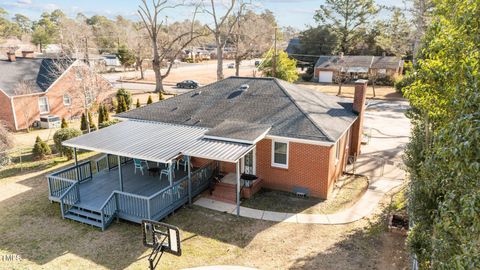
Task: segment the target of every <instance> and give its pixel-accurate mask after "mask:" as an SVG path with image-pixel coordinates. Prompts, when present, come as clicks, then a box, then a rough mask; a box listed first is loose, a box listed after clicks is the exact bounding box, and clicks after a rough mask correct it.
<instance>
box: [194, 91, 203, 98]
mask: <svg viewBox="0 0 480 270" xmlns="http://www.w3.org/2000/svg"><path fill="white" fill-rule="evenodd" d="M201 93H202V91H198V92H195V93H193V95H192V97H196V96H199V95H200V94H201Z"/></svg>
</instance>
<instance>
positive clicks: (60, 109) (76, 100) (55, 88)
mask: <svg viewBox="0 0 480 270" xmlns="http://www.w3.org/2000/svg"><path fill="white" fill-rule="evenodd" d="M99 79H100V80H101V81H102V82H103V83H104V85H105V86H104V87H105V88H106V87H107V86H108V83H107V82H106V81H105V79H103V77H101V76H100V75H99ZM75 80H76V78H75V69H74V68H71V69H70V70H69V72H68V73H67V74H65V75H64V76H62V77H61V78H60V79H59V80H58V81H57V82H56V83H55V84H53V85H52V86H51V88H50V89H49V90H48V92H47V93H45V94H43V95H34V96H24V97H14V98H13V100H14V107H15V115H16V117H17V127H18V130H22V129H26V128H27V121H26V120H27V117H26V115H25V113H24V110H25V109H26V108H28V109H29V110H30V111H29V113H30V117H29V118H31V119H32V121H30V122H31V123H30V124H33V121H35V120H40V109H39V106H38V98H39V97H40V96H47V98H48V105H49V108H50V112H48V113H46V115H56V116H59V117H60V118H65V119H70V118H72V117H74V116H79V115H81V114H82V112H83V102H84V101H83V99H84V97H83V94H82V92H81V90H79V89H78V85H77V84H76V83H75ZM105 92H108V91H105ZM66 93H67V94H68V95H69V96H70V98H71V105H70V106H67V105H64V103H63V96H64V94H66ZM105 98H106V93H105V94H101V95H99V97H98V99H97V102H102V101H103V100H104V99H105ZM0 104H3V102H2V103H0Z"/></svg>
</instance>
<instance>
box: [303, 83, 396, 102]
mask: <svg viewBox="0 0 480 270" xmlns="http://www.w3.org/2000/svg"><path fill="white" fill-rule="evenodd" d="M297 84H298V85H301V86H304V87H306V88H310V89H314V90H317V91H320V92H323V93H326V94H330V95H336V94H337V93H338V85H337V84H333V83H332V84H320V83H315V82H303V81H302V82H297ZM354 90H355V85H354V84H346V85H343V86H342V94H341V96H342V97H347V98H353V93H354ZM375 94H376V95H375V97H374V96H373V89H372V86H371V85H370V84H369V85H368V88H367V99H371V98H373V99H385V100H403V99H404V98H403V97H402V94H400V93H398V92H396V91H395V88H393V87H392V86H377V87H375Z"/></svg>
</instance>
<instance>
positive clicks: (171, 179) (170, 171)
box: [168, 160, 173, 186]
mask: <svg viewBox="0 0 480 270" xmlns="http://www.w3.org/2000/svg"><path fill="white" fill-rule="evenodd" d="M172 174H173V171H172V161H171V160H170V161H169V162H168V181H170V186H173V175H172Z"/></svg>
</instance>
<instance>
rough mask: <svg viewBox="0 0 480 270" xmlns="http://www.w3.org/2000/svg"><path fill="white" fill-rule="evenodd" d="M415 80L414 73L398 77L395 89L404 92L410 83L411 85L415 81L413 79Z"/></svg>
mask: <svg viewBox="0 0 480 270" xmlns="http://www.w3.org/2000/svg"><path fill="white" fill-rule="evenodd" d="M414 80H415V78H414V76H412V75H406V76H403V77H401V78H399V79H397V80H396V81H395V82H394V84H393V85H394V87H395V90H396V91H397V92H399V93H402V92H403V89H404V88H405V87H407V86H409V85H411V84H412V83H413V81H414Z"/></svg>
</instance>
